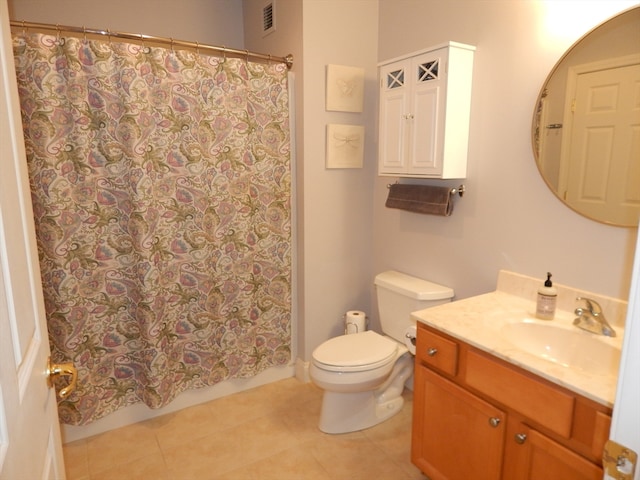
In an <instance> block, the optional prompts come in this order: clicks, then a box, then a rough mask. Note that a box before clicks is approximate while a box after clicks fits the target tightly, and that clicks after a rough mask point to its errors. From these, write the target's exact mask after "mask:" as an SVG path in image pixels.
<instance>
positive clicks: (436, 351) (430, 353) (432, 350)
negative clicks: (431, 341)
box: [427, 347, 438, 357]
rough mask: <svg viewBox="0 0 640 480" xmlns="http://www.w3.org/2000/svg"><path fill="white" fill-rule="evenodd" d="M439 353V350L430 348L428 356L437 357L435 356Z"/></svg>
mask: <svg viewBox="0 0 640 480" xmlns="http://www.w3.org/2000/svg"><path fill="white" fill-rule="evenodd" d="M436 353H438V349H437V348H433V347H431V348H429V350H427V355H429V356H430V357H433V356H435V354H436Z"/></svg>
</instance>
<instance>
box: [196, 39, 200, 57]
mask: <svg viewBox="0 0 640 480" xmlns="http://www.w3.org/2000/svg"><path fill="white" fill-rule="evenodd" d="M196 54H197V55H200V42H198V41H197V40H196Z"/></svg>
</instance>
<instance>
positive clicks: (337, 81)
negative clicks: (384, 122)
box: [326, 65, 364, 113]
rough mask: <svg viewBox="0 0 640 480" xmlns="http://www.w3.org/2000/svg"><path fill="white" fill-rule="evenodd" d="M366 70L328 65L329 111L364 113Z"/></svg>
mask: <svg viewBox="0 0 640 480" xmlns="http://www.w3.org/2000/svg"><path fill="white" fill-rule="evenodd" d="M363 103H364V68H358V67H347V66H343V65H327V98H326V109H327V111H334V112H355V113H358V112H362V106H363Z"/></svg>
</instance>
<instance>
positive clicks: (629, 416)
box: [604, 236, 640, 480]
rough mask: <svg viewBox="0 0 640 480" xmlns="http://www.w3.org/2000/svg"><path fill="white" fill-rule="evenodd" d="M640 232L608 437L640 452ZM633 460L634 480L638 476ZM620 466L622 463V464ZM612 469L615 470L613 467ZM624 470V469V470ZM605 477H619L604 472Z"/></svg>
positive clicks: (637, 479)
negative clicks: (639, 378)
mask: <svg viewBox="0 0 640 480" xmlns="http://www.w3.org/2000/svg"><path fill="white" fill-rule="evenodd" d="M638 372H640V236H639V237H638V239H637V242H636V258H635V261H634V265H633V271H632V277H631V290H630V292H629V307H628V309H627V320H626V323H625V329H624V340H623V346H622V359H621V360H620V374H619V375H620V376H619V377H618V390H617V391H616V400H615V404H614V407H613V418H612V421H611V434H610V439H611V440H613V441H614V442H616V443H618V444H620V445H622V446H624V447H626V448H629V449H631V450H633V451H634V452H635V453H636V454H638V455H639V456H640V408H638V405H640V381H639V380H638ZM637 463H640V462H636V465H635V475H634V477H633V478H634V480H640V465H638V464H637ZM622 468H623V467H622ZM612 470H613V471H612V473H616V472H615V470H614V469H613V468H612ZM623 471H624V470H623ZM604 478H605V480H612V479H615V478H618V477H617V476H616V475H614V476H610V475H606V474H605V477H604Z"/></svg>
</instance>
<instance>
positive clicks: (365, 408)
mask: <svg viewBox="0 0 640 480" xmlns="http://www.w3.org/2000/svg"><path fill="white" fill-rule="evenodd" d="M412 371H413V357H412V356H411V355H409V354H405V355H403V356H402V357H401V358H400V359H398V361H397V362H396V365H395V366H394V369H393V372H392V373H391V375H390V377H389V379H388V380H387V382H385V383H384V384H383V385H382V386H381V387H379V388H377V389H375V390H367V391H364V392H350V393H343V392H332V391H330V390H325V391H324V396H323V398H322V411H321V412H320V423H319V428H320V430H321V431H323V432H324V433H330V434H339V433H348V432H356V431H358V430H364V429H366V428H370V427H373V426H374V425H377V424H379V423H382V422H384V421H385V420H388V419H389V418H391V417H393V416H394V415H395V414H397V413H399V412H400V411H401V410H402V406H403V405H404V398H402V391H403V389H404V382H405V381H406V380H407V378H409V376H410V375H411V373H412Z"/></svg>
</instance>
